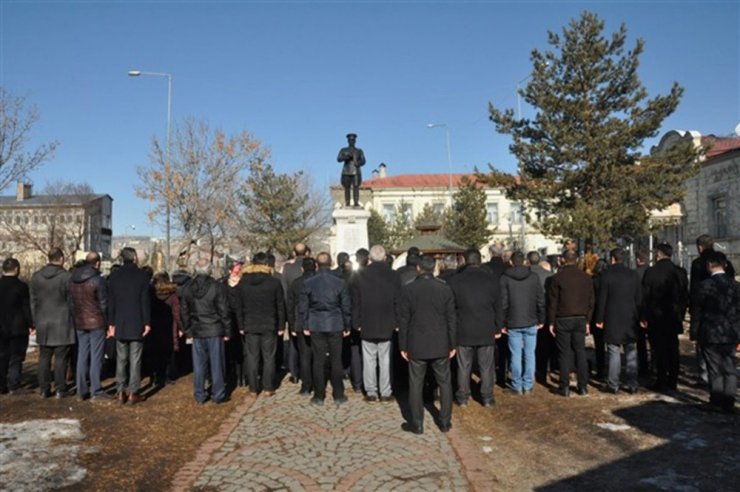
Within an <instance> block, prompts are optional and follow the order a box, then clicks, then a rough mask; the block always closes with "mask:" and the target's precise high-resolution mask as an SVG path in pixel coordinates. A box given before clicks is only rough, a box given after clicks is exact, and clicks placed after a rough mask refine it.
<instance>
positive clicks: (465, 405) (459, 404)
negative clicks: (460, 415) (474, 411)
mask: <svg viewBox="0 0 740 492" xmlns="http://www.w3.org/2000/svg"><path fill="white" fill-rule="evenodd" d="M457 406H458V407H460V408H467V406H468V400H463V401H459V402H457Z"/></svg>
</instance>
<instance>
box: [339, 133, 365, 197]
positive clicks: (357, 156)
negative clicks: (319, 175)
mask: <svg viewBox="0 0 740 492" xmlns="http://www.w3.org/2000/svg"><path fill="white" fill-rule="evenodd" d="M356 140H357V135H356V134H354V133H349V134H347V143H348V144H349V145H348V146H347V147H344V148H343V149H342V150H340V151H339V156H338V157H337V162H343V163H344V167H342V186H343V187H344V205H345V206H346V207H349V189H350V188H352V198H353V199H354V205H355V207H359V206H360V184H361V183H362V172H361V170H360V168H361V167H362V166H364V165H365V154H364V153H363V152H362V149H358V148H357V147H355V141H356Z"/></svg>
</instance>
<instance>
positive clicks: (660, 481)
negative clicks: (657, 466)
mask: <svg viewBox="0 0 740 492" xmlns="http://www.w3.org/2000/svg"><path fill="white" fill-rule="evenodd" d="M685 479H686V477H684V476H681V475H679V474H678V473H676V471H675V470H673V469H670V468H669V469H668V470H666V471H665V473H663V474H662V475H655V476H654V477H647V478H643V479H642V480H640V483H644V484H646V485H652V486H653V487H655V488H657V489H660V490H671V491H673V490H675V491H677V492H699V488H698V487H696V486H694V485H691V484H688V483H681V482H682V481H683V480H685Z"/></svg>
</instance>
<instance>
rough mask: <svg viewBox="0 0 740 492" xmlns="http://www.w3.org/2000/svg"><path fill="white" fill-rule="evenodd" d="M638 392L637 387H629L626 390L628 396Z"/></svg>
mask: <svg viewBox="0 0 740 492" xmlns="http://www.w3.org/2000/svg"><path fill="white" fill-rule="evenodd" d="M638 391H640V390H639V388H638V387H637V386H630V387H629V388H627V393H629V394H630V395H634V394H637V392H638Z"/></svg>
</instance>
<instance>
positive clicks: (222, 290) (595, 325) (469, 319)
mask: <svg viewBox="0 0 740 492" xmlns="http://www.w3.org/2000/svg"><path fill="white" fill-rule="evenodd" d="M697 248H698V251H699V256H698V257H697V258H696V259H695V260H694V261H693V263H692V266H691V275H690V277H689V275H688V274H687V272H686V270H685V269H683V268H681V267H679V266H677V265H676V264H674V263H673V262H672V260H671V258H672V256H673V249H672V247H671V246H670V245H669V244H667V243H660V244H658V245H657V247H656V249H655V262H654V264H653V265H652V266H648V264H647V255H646V254H645V253H638V254H637V268H636V269H632V268H630V267H629V266H628V265H627V260H628V257H627V253H626V252H625V251H624V250H623V249H621V248H615V249H612V250H611V251H609V252H608V253H607V254H606V255H605V257H603V258H600V257H599V256H598V255H596V254H595V253H594V252H593V251H592V250H590V249H589V250H588V251H587V252H586V254H585V255H582V256H580V257H579V255H578V254H577V252H576V245H575V243H574V242H573V241H568V242H566V244H565V249H564V251H563V252H562V254H561V255H559V256H558V257H557V259H556V260H555V261H554V262H553V264H550V263H549V262H548V261H547V260H545V259H543V258H541V256H540V254H539V253H537V252H536V251H531V252H529V253H527V254H526V255H525V254H524V253H523V252H521V251H514V252H508V251H505V250H504V249H503V246H502V245H500V244H496V245H494V246H492V247H491V248H490V254H491V258H490V260H489V261H487V262H485V263H484V262H483V261H482V257H481V253H480V251H479V250H477V249H469V250H467V251H465V252H464V254H462V255H459V257H456V256H454V255H453V256H448V257H446V258H441V259H440V258H435V257H434V256H432V255H428V254H427V255H425V254H422V252H420V251H419V250H418V249H417V248H411V249H409V251H408V252H407V253H406V265H405V266H403V267H401V268H399V269H397V270H394V269H393V268H392V264H393V261H392V260H393V259H392V258H390V255H388V254H387V253H386V251H385V249H384V248H383V247H382V246H380V245H375V246H373V247H372V248H370V250H366V249H360V250H358V251H357V252H355V261H354V264H353V263H352V262H351V261H350V257H349V255H348V254H346V253H340V254H339V255H338V256H337V263H336V268H334V269H332V266H333V265H332V258H331V256H330V255H329V254H328V253H326V252H320V253H318V254H317V255H316V256H315V257H313V256H312V255H311V252H310V250H309V248H308V247H307V246H306V245H304V244H296V245H295V248H294V255H293V258H292V259H291V260H290V261H288V262H286V263H285V264H284V266H283V269H282V273H278V272H277V271H276V269H275V257H274V256H273V255H271V254H268V253H264V252H259V253H256V254H255V255H254V256H253V257H252V258H251V261H250V262H249V264H247V262H245V261H238V260H237V261H232V262H230V264H229V271H228V274H227V275H226V276H225V277H224V278H222V279H220V280H217V279H216V278H214V276H213V272H212V266H211V264H210V263H209V262H208V261H205V260H201V261H198V262H197V263H196V265H195V269H194V273H193V274H192V275H186V274H185V272H179V273H178V275H175V276H173V278H170V276H169V275H168V274H167V273H157V274H154V273H153V272H152V271H151V270H150V269H147V268H140V267H139V266H138V265H137V254H136V251H135V250H134V249H132V248H123V250H122V251H121V255H120V258H121V265H120V266H117V267H116V268H115V269H113V271H112V272H111V274H110V275H109V276H108V277H107V278H104V277H103V276H102V275H101V272H100V264H101V261H100V256H99V255H98V254H97V253H94V252H93V253H89V254H88V255H87V257H86V259H85V261H83V262H80V263H79V264H76V265H75V267H74V268H73V269H72V271H71V272H70V271H67V270H66V269H65V268H64V264H65V258H64V255H63V253H62V251H61V250H60V249H58V248H53V249H52V250H51V251H49V254H48V264H47V265H46V266H44V267H43V268H42V269H40V270H39V271H37V272H36V273H34V275H33V276H32V278H31V280H30V283H29V284H26V283H24V282H23V281H22V280H20V279H19V278H18V275H19V272H20V264H19V262H18V261H17V260H16V259H14V258H8V259H6V260H5V261H4V262H3V265H2V270H3V276H2V279H0V393H8V392H10V393H15V392H18V391H19V389H20V387H21V383H22V378H21V375H22V364H23V362H24V360H25V355H26V350H27V347H28V343H29V335H34V334H35V336H36V343H37V344H38V346H39V357H38V371H37V373H38V388H39V393H40V395H41V396H42V397H43V398H49V397H51V396H56V398H64V397H67V396H72V395H74V394H76V396H77V398H78V399H80V400H86V399H89V400H91V401H110V400H117V401H118V402H120V403H122V404H123V403H127V404H137V403H140V402H141V401H143V400H144V396H143V395H142V391H141V390H142V385H141V381H142V374H145V375H148V376H149V378H150V381H151V382H152V384H153V385H154V386H159V387H161V386H165V385H167V384H168V383H171V382H172V381H173V380H174V379H176V378H177V377H178V376H179V375H181V374H183V373H184V372H185V371H187V370H189V367H190V365H192V370H193V387H194V391H193V393H194V397H195V401H196V403H197V404H204V403H205V402H207V401H209V400H210V401H212V402H213V403H215V404H220V403H223V402H225V401H227V400H228V398H229V394H230V393H231V392H232V391H234V390H235V389H236V388H238V387H248V391H249V392H250V393H251V394H253V395H254V396H257V395H261V396H262V397H270V396H272V395H274V393H275V391H276V388H277V386H278V381H279V380H280V377H279V376H280V372H281V370H283V368H284V369H285V370H286V371H287V372H288V373H289V381H290V382H291V383H294V384H298V383H300V386H299V387H300V389H299V393H300V394H301V395H306V397H310V400H309V401H310V404H314V405H323V404H324V401H325V399H326V388H327V380H328V381H329V382H330V383H331V389H332V395H331V396H332V399H333V401H334V403H335V404H338V405H341V404H343V403H344V402H346V401H347V397H346V395H345V387H344V384H345V380H349V382H350V384H351V387H352V390H353V391H355V392H358V393H363V394H364V399H365V401H367V402H369V403H372V402H378V401H379V402H389V401H392V400H393V399H394V391H396V390H397V389H398V388H400V387H402V386H406V385H407V387H408V401H409V416H408V418H407V422H406V423H404V425H403V427H404V429H405V430H407V431H409V432H413V433H417V434H420V433H422V432H423V429H424V412H423V409H424V399H425V397H427V398H428V397H429V394H432V395H434V396H435V397H438V398H439V400H440V411H439V414H438V422H437V423H438V425H439V427H440V429H441V430H442V431H447V430H449V429H450V427H451V416H452V408H453V402H455V403H457V405H459V406H461V407H465V406H467V405H469V404H470V403H471V401H472V400H473V391H472V390H471V376H472V373H473V371H474V370H475V371H476V372H477V373H478V376H479V381H480V390H479V393H476V395H475V396H476V399H478V401H479V402H480V404H481V405H483V406H485V407H490V406H493V405H494V404H495V391H494V388H495V386H496V382H497V380H498V383H499V384H500V385H501V386H503V387H504V389H503V391H505V392H507V393H509V394H511V395H522V396H524V395H528V394H530V393H532V392H533V391H534V390H535V382H536V381H539V382H540V383H542V384H545V385H546V384H548V381H550V380H555V381H557V384H556V389H555V391H556V392H557V393H558V394H560V395H562V396H563V397H569V396H570V394H571V392H572V391H573V392H574V393H577V394H578V395H580V396H586V395H588V391H589V378H590V377H591V375H592V373H593V372H595V373H596V378H597V379H600V380H602V382H603V383H604V384H603V385H600V388H601V389H602V390H603V391H607V392H610V393H619V392H620V391H622V390H624V391H626V392H628V393H635V392H637V391H639V381H638V376H644V377H647V376H653V378H654V383H653V384H651V385H649V386H648V387H649V388H650V389H651V390H654V391H661V392H672V391H676V390H677V385H678V376H679V339H678V336H679V334H681V333H682V332H683V331H684V318H685V314H686V311H687V310H688V311H689V313H690V336H691V340H693V341H695V342H696V350H697V360H698V361H699V371H698V372H699V379H700V382H703V383H704V384H706V385H708V387H709V392H710V398H709V403H708V404H707V408H710V409H712V410H719V411H725V412H734V411H735V393H736V387H737V378H736V367H735V361H734V355H735V351H736V349H737V345H738V343H739V342H740V284H738V283H737V282H736V281H735V279H734V276H735V272H734V269H733V266H732V264H731V263H730V262H728V261H727V258H726V257H725V255H724V254H722V253H721V252H719V251H715V250H714V248H713V241H712V238H711V237H709V236H707V235H702V236H700V237H699V238H698V239H697ZM689 279H690V280H689ZM589 334H592V335H593V345H594V351H593V353H594V357H593V360H592V361H590V360H589V356H588V352H587V350H586V345H587V336H588V335H589ZM75 347H76V349H75ZM623 359H624V364H623V362H622V361H623ZM52 360H53V371H52ZM72 360H75V361H76V362H74V363H72ZM106 361H115V381H116V391H115V394H110V393H108V392H106V391H105V390H104V388H103V387H102V385H101V379H102V376H101V375H102V374H103V373H104V370H105V365H106ZM453 361H454V362H453ZM623 365H624V371H622V369H623V367H622V366H623ZM70 366H74V367H75V371H74V373H75V384H74V388H75V392H74V393H73V392H72V391H70V387H69V386H68V371H69V368H70ZM428 369H429V371H428ZM573 370H574V371H575V373H576V378H575V380H576V384H575V386H572V385H571V372H572V371H573ZM427 371H428V372H429V373H431V374H430V377H427ZM622 372H624V380H623V381H622V380H621V379H622ZM52 374H53V376H52ZM643 380H645V379H643ZM52 383H53V384H52ZM592 387H593V385H592ZM285 391H288V389H285Z"/></svg>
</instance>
